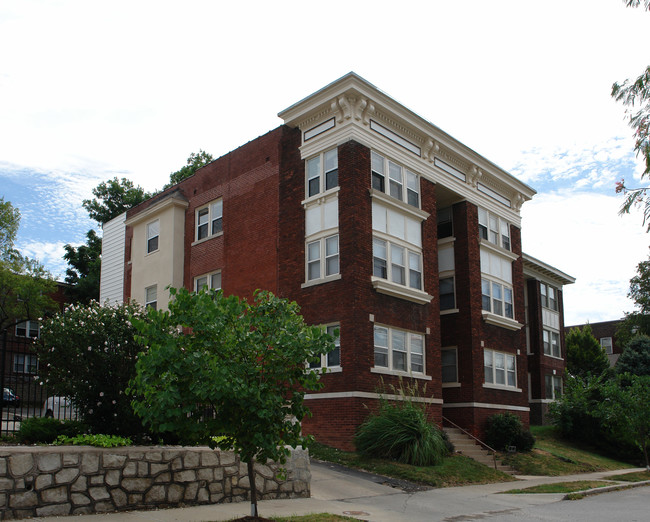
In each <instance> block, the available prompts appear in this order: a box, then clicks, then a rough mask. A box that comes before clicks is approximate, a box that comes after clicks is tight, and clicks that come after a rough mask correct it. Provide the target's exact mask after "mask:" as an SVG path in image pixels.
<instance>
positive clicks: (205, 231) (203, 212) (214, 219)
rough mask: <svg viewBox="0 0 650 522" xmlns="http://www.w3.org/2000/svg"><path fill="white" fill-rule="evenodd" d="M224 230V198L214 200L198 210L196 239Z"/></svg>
mask: <svg viewBox="0 0 650 522" xmlns="http://www.w3.org/2000/svg"><path fill="white" fill-rule="evenodd" d="M222 232H223V199H218V200H217V201H213V202H212V203H210V204H209V205H207V206H205V207H202V208H200V209H198V210H197V211H196V240H197V241H199V240H201V239H205V238H208V237H212V236H216V235H218V234H221V233H222Z"/></svg>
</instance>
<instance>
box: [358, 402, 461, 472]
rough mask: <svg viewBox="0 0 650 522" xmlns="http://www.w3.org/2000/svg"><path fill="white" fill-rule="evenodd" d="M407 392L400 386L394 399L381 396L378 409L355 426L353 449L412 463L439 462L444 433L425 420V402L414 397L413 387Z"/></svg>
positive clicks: (443, 451) (444, 444)
mask: <svg viewBox="0 0 650 522" xmlns="http://www.w3.org/2000/svg"><path fill="white" fill-rule="evenodd" d="M408 392H409V393H406V394H405V393H404V392H403V390H400V395H401V397H399V398H400V399H401V400H398V401H389V400H388V399H386V398H385V397H382V400H381V403H380V407H379V410H378V411H377V412H376V413H374V414H371V415H370V416H369V417H368V418H367V419H366V421H365V422H364V423H363V424H361V426H359V428H358V430H357V433H356V435H355V440H354V442H355V445H356V447H357V451H358V452H359V453H361V454H362V455H364V456H367V457H376V458H385V459H391V460H396V461H397V462H402V463H404V464H411V465H414V466H435V465H437V464H440V463H441V462H442V460H443V459H444V458H445V457H446V456H447V455H448V454H449V449H448V443H447V441H446V438H445V435H444V433H443V432H442V431H441V430H440V429H438V428H437V427H436V426H435V425H433V424H432V423H431V422H429V420H428V415H427V408H426V405H425V404H424V403H421V402H417V401H416V400H415V398H416V397H414V395H413V393H412V392H413V389H409V390H408Z"/></svg>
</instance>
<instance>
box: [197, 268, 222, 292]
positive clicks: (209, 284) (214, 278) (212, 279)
mask: <svg viewBox="0 0 650 522" xmlns="http://www.w3.org/2000/svg"><path fill="white" fill-rule="evenodd" d="M203 288H208V289H210V290H221V271H218V272H212V273H210V274H204V275H202V276H198V277H195V278H194V291H195V292H200V291H201V290H202V289H203Z"/></svg>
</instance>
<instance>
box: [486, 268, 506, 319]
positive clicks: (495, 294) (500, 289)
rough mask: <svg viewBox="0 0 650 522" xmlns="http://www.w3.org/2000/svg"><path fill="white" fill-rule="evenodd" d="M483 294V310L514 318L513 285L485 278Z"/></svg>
mask: <svg viewBox="0 0 650 522" xmlns="http://www.w3.org/2000/svg"><path fill="white" fill-rule="evenodd" d="M481 294H482V308H483V311H485V312H490V313H493V314H495V315H501V316H503V317H507V318H509V319H514V307H513V304H512V287H510V286H508V285H504V284H501V283H497V282H495V281H491V280H489V279H485V278H483V279H481Z"/></svg>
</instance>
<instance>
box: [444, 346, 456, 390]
mask: <svg viewBox="0 0 650 522" xmlns="http://www.w3.org/2000/svg"><path fill="white" fill-rule="evenodd" d="M457 357H458V351H457V350H456V348H443V349H442V352H441V367H442V382H443V383H445V382H458V360H457Z"/></svg>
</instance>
